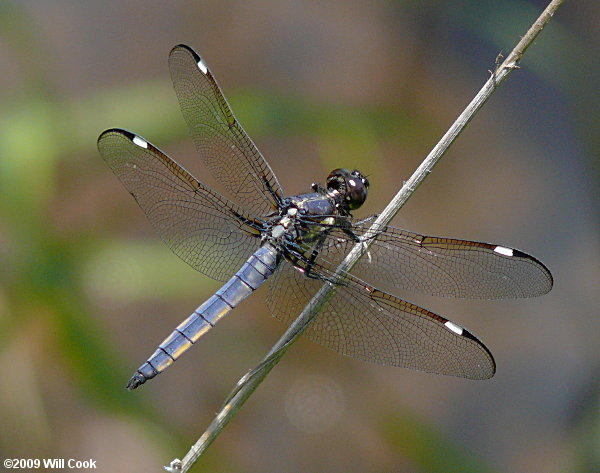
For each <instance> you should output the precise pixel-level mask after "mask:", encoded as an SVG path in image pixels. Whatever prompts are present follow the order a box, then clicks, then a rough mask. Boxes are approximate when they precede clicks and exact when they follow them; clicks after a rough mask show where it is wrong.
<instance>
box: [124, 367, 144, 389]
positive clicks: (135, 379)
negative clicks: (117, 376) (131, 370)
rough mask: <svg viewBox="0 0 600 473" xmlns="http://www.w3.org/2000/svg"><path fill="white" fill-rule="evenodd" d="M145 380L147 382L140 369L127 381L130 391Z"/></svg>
mask: <svg viewBox="0 0 600 473" xmlns="http://www.w3.org/2000/svg"><path fill="white" fill-rule="evenodd" d="M145 382H146V377H145V376H144V375H143V374H142V373H140V372H139V371H138V372H137V373H136V374H134V375H133V376H132V377H131V379H130V380H129V381H128V382H127V389H129V390H130V391H133V390H134V389H135V388H137V387H138V386H140V385H142V384H144V383H145Z"/></svg>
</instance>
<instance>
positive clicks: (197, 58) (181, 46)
mask: <svg viewBox="0 0 600 473" xmlns="http://www.w3.org/2000/svg"><path fill="white" fill-rule="evenodd" d="M178 51H185V52H187V53H189V54H191V55H192V57H193V58H194V61H196V62H198V61H201V60H202V58H201V57H200V55H199V54H198V53H197V52H196V51H194V49H193V48H192V47H191V46H188V45H187V44H183V43H180V44H177V45H175V46H173V48H172V49H171V52H170V53H169V57H171V56H172V55H173V54H175V53H176V52H178Z"/></svg>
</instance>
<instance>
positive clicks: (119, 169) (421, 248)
mask: <svg viewBox="0 0 600 473" xmlns="http://www.w3.org/2000/svg"><path fill="white" fill-rule="evenodd" d="M169 69H170V73H171V79H172V81H173V85H174V88H175V92H176V95H177V98H178V100H179V105H180V108H181V111H182V113H183V116H184V118H185V121H186V122H187V125H188V127H189V131H190V134H191V136H192V138H193V141H194V143H195V145H196V148H197V150H198V153H199V155H200V156H201V158H202V159H203V160H204V163H205V164H206V166H207V167H208V169H209V170H210V171H211V172H212V173H213V175H214V176H215V177H216V179H217V180H218V181H219V182H220V183H221V184H222V185H223V187H224V188H225V189H226V190H227V192H228V193H229V197H230V198H227V197H225V196H223V195H221V194H220V193H218V192H216V191H215V190H213V189H211V188H210V187H208V186H206V185H204V184H202V183H201V182H200V181H198V180H197V179H196V178H195V177H193V176H192V175H191V174H190V173H189V172H187V171H186V170H185V169H184V168H183V167H182V166H181V165H179V164H177V163H176V162H175V161H174V160H173V159H171V158H170V157H169V156H167V155H166V154H165V153H164V152H163V151H161V150H160V149H158V148H157V147H156V146H154V145H153V144H151V143H150V142H149V141H148V140H146V139H145V138H142V137H141V136H140V135H137V134H135V133H132V132H129V131H126V130H123V129H118V128H113V129H109V130H106V131H104V132H103V133H102V134H101V135H100V137H99V138H98V149H99V151H100V154H101V156H102V158H103V159H104V161H106V163H107V164H108V166H109V167H110V168H111V169H112V171H113V172H114V173H115V174H116V176H117V177H118V178H119V180H120V181H121V182H122V184H123V185H124V186H125V188H126V189H127V190H128V191H129V192H130V193H131V195H133V197H134V198H135V200H136V201H137V203H138V204H139V206H140V207H141V209H142V210H143V211H144V213H145V214H146V216H147V217H148V220H149V221H150V223H151V224H152V226H153V227H154V229H155V230H156V231H157V232H158V234H159V235H160V237H161V238H162V240H163V241H164V242H165V243H166V244H167V245H168V246H169V248H170V249H171V250H172V251H173V252H174V253H175V254H176V255H177V256H179V257H180V258H181V259H182V260H183V261H185V262H186V263H188V264H189V265H190V266H191V267H192V268H194V269H196V270H197V271H199V272H200V273H203V274H204V275H206V276H208V277H210V278H213V279H215V280H217V281H222V282H224V285H223V286H222V287H221V288H220V289H219V290H218V291H217V292H216V293H215V294H214V295H213V296H212V297H210V298H209V299H208V300H207V301H206V302H204V303H203V304H202V305H200V306H199V307H198V308H197V309H196V310H195V311H194V312H193V313H192V314H191V315H190V316H189V317H188V318H187V319H186V320H184V321H183V322H182V323H181V324H180V325H179V326H178V327H177V328H176V329H175V330H174V331H173V332H172V333H171V334H170V335H169V336H168V337H167V338H166V339H165V340H164V341H163V342H162V343H161V344H160V345H159V346H158V348H157V349H156V351H154V353H153V354H152V355H151V356H150V357H149V358H148V359H147V361H145V362H144V363H143V364H142V365H141V366H140V367H139V368H138V370H137V371H136V372H135V373H134V374H133V376H132V377H131V379H130V380H129V382H128V384H127V388H128V389H130V390H132V389H135V388H137V387H138V386H140V385H141V384H143V383H145V382H146V381H148V380H149V379H152V378H154V377H155V376H156V375H158V374H159V373H161V372H163V371H164V370H165V369H167V368H168V367H169V366H171V365H172V364H173V362H174V361H175V360H177V359H178V358H179V357H180V356H181V355H182V354H183V353H184V352H185V351H187V350H188V349H189V348H190V347H191V346H192V345H194V344H195V343H196V342H197V341H198V340H199V339H200V337H202V335H204V334H205V333H206V332H207V331H208V330H210V329H211V328H212V327H213V326H214V325H215V324H216V323H217V322H218V321H219V320H220V319H222V318H223V317H224V316H225V315H227V314H228V313H229V312H230V311H231V310H232V309H234V308H235V307H236V306H238V305H239V304H240V303H241V302H242V301H243V300H244V299H246V298H247V297H248V296H250V294H252V293H253V292H254V291H256V290H257V289H258V288H259V287H260V286H262V285H263V283H265V282H266V281H267V280H269V284H268V294H267V298H266V302H267V305H268V308H269V310H270V312H271V313H272V314H273V315H274V316H275V317H276V318H277V319H279V320H281V321H283V322H285V323H290V322H291V321H292V320H293V319H294V318H295V317H296V316H297V314H299V313H300V312H301V311H302V309H303V308H304V307H305V306H306V304H307V303H308V302H309V301H310V300H311V298H312V297H313V295H314V294H315V293H316V292H317V291H318V290H319V289H320V288H321V286H322V285H323V284H332V285H335V291H334V292H333V294H332V295H331V296H330V297H329V298H328V299H327V301H326V302H325V303H324V304H323V305H322V307H321V308H320V311H319V313H318V315H317V317H316V318H315V319H314V321H313V322H312V323H311V324H310V325H309V326H308V327H307V329H306V331H305V332H304V335H305V336H307V337H308V338H309V339H311V340H313V341H315V342H317V343H319V344H322V345H324V346H325V347H328V348H330V349H332V350H335V351H336V352H339V353H341V354H343V355H346V356H350V357H354V358H357V359H360V360H365V361H369V362H373V363H377V364H381V365H391V366H398V367H403V368H409V369H414V370H420V371H424V372H429V373H436V374H442V375H450V376H457V377H463V378H468V379H487V378H490V377H492V376H493V375H494V373H495V371H496V364H495V361H494V358H493V356H492V354H491V352H490V351H489V350H488V349H487V348H486V346H485V345H484V344H483V343H482V342H480V341H479V340H478V339H477V338H476V337H475V336H474V335H473V334H472V333H471V332H469V331H468V330H467V329H466V328H464V327H462V326H461V325H459V324H457V323H455V322H452V321H450V320H448V319H446V318H444V317H442V316H440V315H437V314H435V313H433V312H431V311H429V310H427V309H424V308H422V307H419V306H417V305H415V304H412V303H410V302H408V301H405V300H403V299H400V298H398V297H396V296H394V295H392V294H389V293H387V292H385V291H382V290H380V289H377V288H376V287H375V286H374V285H372V284H371V283H370V282H369V281H380V282H384V283H386V284H389V285H391V286H393V287H397V288H399V289H402V290H408V291H414V292H418V293H424V294H429V295H433V296H442V297H460V298H481V299H500V298H519V297H532V296H539V295H542V294H545V293H547V292H548V291H550V289H551V288H552V284H553V281H552V275H551V273H550V271H549V270H548V269H547V268H546V266H544V264H543V263H541V262H540V261H538V260H537V259H536V258H534V257H533V256H530V255H528V254H526V253H524V252H522V251H519V250H517V249H514V248H509V247H506V246H502V245H497V244H490V243H482V242H475V241H467V240H460V239H453V238H442V237H436V236H427V235H420V234H418V233H413V232H410V231H406V230H402V229H400V228H395V227H392V226H389V225H385V226H381V227H380V228H376V229H375V230H376V231H373V228H372V226H373V224H372V222H373V218H366V219H357V218H355V217H353V215H352V212H353V211H355V210H356V209H358V208H360V207H361V205H362V204H363V203H364V202H365V199H366V198H367V194H368V189H369V180H368V179H367V177H366V176H364V175H363V174H362V173H361V172H360V171H358V170H352V171H350V170H347V169H342V168H340V169H335V170H333V171H332V172H331V173H330V174H329V175H328V176H327V179H326V183H325V185H320V184H312V185H311V186H310V189H308V187H309V186H307V190H309V192H307V193H304V194H300V195H294V196H286V195H285V194H284V192H283V189H282V187H281V185H280V184H279V181H278V180H277V177H276V176H275V174H274V172H273V170H272V169H271V166H270V165H269V163H268V162H267V161H266V160H265V158H264V157H263V155H262V154H261V153H260V151H259V150H258V148H257V147H256V146H255V144H254V143H253V141H252V140H251V139H250V137H249V136H248V135H247V134H246V132H245V131H244V129H243V128H242V126H241V125H240V123H239V122H238V120H237V119H236V118H235V116H234V114H233V112H232V111H231V108H230V106H229V103H228V102H227V100H226V99H225V96H224V95H223V93H222V92H221V89H220V87H219V85H218V84H217V81H216V79H215V77H214V76H213V74H212V72H211V70H210V68H209V67H208V65H207V63H206V61H205V60H204V59H202V58H201V57H200V56H199V55H198V54H197V53H196V52H195V51H194V50H193V49H192V48H190V47H188V46H185V45H178V46H175V47H174V48H173V49H172V50H171V52H170V55H169ZM367 240H369V243H370V246H369V248H368V250H367V251H366V254H365V255H363V257H362V258H361V259H359V261H358V263H357V264H356V265H355V266H354V267H353V268H352V270H350V272H344V271H339V270H338V269H337V267H338V265H339V264H340V262H341V261H342V260H343V259H344V257H345V256H346V255H347V253H348V252H349V251H350V250H351V249H352V247H354V246H355V245H356V244H357V243H361V242H363V243H364V242H366V241H367ZM236 271H237V272H236Z"/></svg>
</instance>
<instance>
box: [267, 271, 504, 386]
mask: <svg viewBox="0 0 600 473" xmlns="http://www.w3.org/2000/svg"><path fill="white" fill-rule="evenodd" d="M314 271H315V274H316V275H318V276H319V277H320V278H325V279H331V278H332V277H333V273H332V271H331V270H328V269H326V268H324V267H323V266H320V265H317V266H316V267H315V268H314ZM338 283H339V284H338V285H337V290H336V292H335V293H334V294H333V296H331V297H330V298H329V299H328V300H327V302H326V303H325V304H324V306H323V307H322V309H321V311H320V312H319V314H318V315H317V316H316V318H315V320H314V321H313V323H312V324H311V325H310V326H309V327H308V328H307V330H306V332H304V334H305V335H306V336H307V337H308V338H310V339H311V340H313V341H315V342H317V343H319V344H321V345H324V346H326V347H328V348H330V349H332V350H334V351H336V352H338V353H341V354H343V355H347V356H351V357H353V358H358V359H361V360H364V361H369V362H372V363H377V364H381V365H392V366H399V367H403V368H410V369H415V370H420V371H426V372H430V373H437V374H444V375H449V376H459V377H463V378H470V379H487V378H490V377H492V376H493V375H494V372H495V369H496V368H495V363H494V358H493V357H492V354H491V353H490V352H489V350H488V349H487V348H486V347H485V346H484V345H483V344H482V343H481V342H480V341H479V340H477V338H475V337H474V336H473V335H472V334H471V333H469V332H468V331H467V330H465V329H464V328H462V327H460V326H458V325H457V324H454V323H452V322H450V321H448V320H447V319H444V318H443V317H440V316H439V315H436V314H434V313H433V312H430V311H428V310H426V309H423V308H421V307H418V306H416V305H414V304H411V303H410V302H406V301H403V300H401V299H398V298H397V297H395V296H392V295H390V294H386V293H385V292H382V291H379V290H377V289H374V288H372V287H370V286H368V285H367V284H365V283H364V282H362V281H361V280H359V279H357V278H355V277H353V276H351V275H349V274H347V273H346V274H343V275H342V276H340V277H339V278H338ZM322 284H323V281H322V280H319V279H310V278H308V277H306V276H305V274H303V273H302V272H301V271H298V270H297V269H296V268H295V267H294V266H293V265H292V264H291V263H289V262H287V261H283V262H282V263H281V265H280V266H279V268H278V269H277V271H276V272H275V274H274V275H273V276H272V277H271V282H270V286H269V295H268V298H267V303H268V305H269V308H270V310H271V312H272V313H273V315H274V316H275V317H276V318H278V319H279V320H281V321H282V322H285V323H290V322H291V321H292V320H293V319H294V318H295V317H296V316H297V315H298V314H299V313H300V312H301V310H302V309H303V308H304V306H305V305H306V304H307V303H308V302H309V300H310V299H311V297H312V296H313V295H314V294H315V293H316V292H317V290H318V289H319V288H320V287H321V285H322Z"/></svg>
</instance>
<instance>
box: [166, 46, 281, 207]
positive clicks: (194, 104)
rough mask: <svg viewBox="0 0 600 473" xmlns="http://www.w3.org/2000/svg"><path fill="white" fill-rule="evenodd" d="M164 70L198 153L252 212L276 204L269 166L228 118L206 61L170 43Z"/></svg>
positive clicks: (276, 191)
mask: <svg viewBox="0 0 600 473" xmlns="http://www.w3.org/2000/svg"><path fill="white" fill-rule="evenodd" d="M169 69H170V70H171V78H172V80H173V85H174V87H175V93H176V94H177V98H178V99H179V104H180V106H181V111H182V113H183V117H184V118H185V121H186V122H187V124H188V127H189V129H190V133H191V135H192V138H193V139H194V142H195V144H196V148H197V149H198V152H199V153H200V156H202V158H203V159H204V161H205V162H206V163H207V165H208V167H209V169H210V170H211V172H212V173H213V174H214V176H215V177H216V178H217V179H219V181H220V182H221V183H222V184H223V185H224V186H225V187H226V189H227V190H228V191H229V192H230V193H231V195H232V196H233V197H234V198H235V200H236V201H237V202H238V203H240V204H241V205H242V206H243V207H244V208H245V209H247V210H248V211H250V212H251V213H253V214H255V215H258V216H266V215H268V214H270V213H271V212H273V211H274V210H276V209H277V208H278V206H277V204H278V201H280V200H281V199H282V198H283V192H282V190H281V187H280V185H279V182H277V178H276V177H275V174H273V171H272V170H271V168H270V166H269V164H268V163H267V161H266V160H265V158H264V157H263V156H262V154H261V153H260V151H258V149H257V148H256V146H255V145H254V143H253V142H252V140H251V139H250V137H249V136H248V135H247V134H246V132H245V131H244V129H243V128H242V126H241V125H240V124H239V122H238V121H237V120H236V118H235V117H234V116H233V112H232V111H231V109H230V108H229V104H228V103H227V100H226V99H225V97H224V96H223V93H222V92H221V89H220V88H219V85H218V84H217V81H216V80H215V78H214V76H213V75H212V73H211V71H210V69H208V66H207V65H206V63H205V62H204V61H203V60H202V59H201V58H200V56H199V55H198V54H196V52H195V51H194V50H193V49H191V48H190V47H188V46H184V45H179V46H175V47H174V48H173V49H172V51H171V54H170V55H169Z"/></svg>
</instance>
